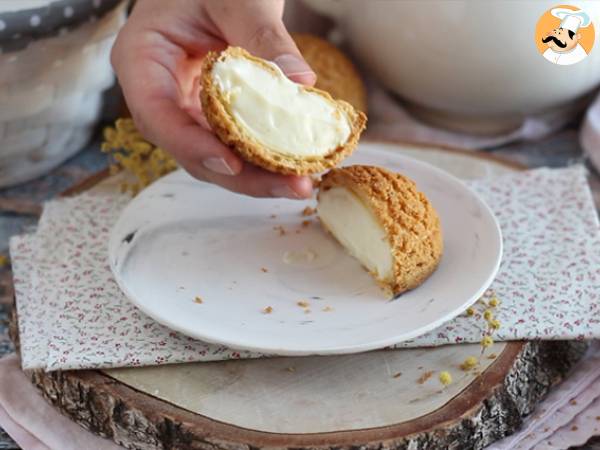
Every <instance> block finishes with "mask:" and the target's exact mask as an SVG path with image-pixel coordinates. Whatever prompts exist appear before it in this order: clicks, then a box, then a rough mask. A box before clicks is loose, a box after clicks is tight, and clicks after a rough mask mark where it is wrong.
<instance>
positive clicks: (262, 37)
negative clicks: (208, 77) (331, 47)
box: [207, 0, 317, 85]
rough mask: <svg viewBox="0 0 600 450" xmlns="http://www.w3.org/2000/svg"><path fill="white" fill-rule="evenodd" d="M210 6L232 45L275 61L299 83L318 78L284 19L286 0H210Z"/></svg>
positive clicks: (208, 5)
mask: <svg viewBox="0 0 600 450" xmlns="http://www.w3.org/2000/svg"><path fill="white" fill-rule="evenodd" d="M207 10H208V13H209V15H210V16H211V18H212V20H213V21H214V22H215V23H216V24H217V26H218V27H219V29H220V30H221V32H222V34H223V36H224V38H225V40H226V41H227V42H228V43H230V44H231V45H238V46H240V47H243V48H245V49H246V50H248V51H249V52H250V53H252V54H254V55H256V56H259V57H261V58H264V59H267V60H269V61H273V62H275V64H277V65H278V66H279V67H280V68H281V70H282V71H283V72H284V73H285V74H286V75H287V76H288V77H289V78H290V79H291V80H293V81H296V82H297V83H302V84H307V85H313V84H314V83H315V81H316V80H317V76H316V75H315V73H314V72H313V70H312V69H311V68H310V66H309V65H308V64H307V63H306V61H305V60H304V58H303V57H302V55H301V54H300V51H298V47H296V44H295V43H294V40H293V39H292V37H291V36H290V35H289V33H288V32H287V30H286V28H285V25H284V24H283V21H282V20H281V17H282V14H283V1H281V0H266V1H265V0H244V1H241V2H240V1H238V0H219V1H210V2H208V3H207Z"/></svg>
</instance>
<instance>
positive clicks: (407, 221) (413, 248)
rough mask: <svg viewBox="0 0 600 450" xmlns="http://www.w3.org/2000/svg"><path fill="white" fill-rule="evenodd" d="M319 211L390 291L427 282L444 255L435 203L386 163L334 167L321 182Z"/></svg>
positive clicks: (395, 292)
mask: <svg viewBox="0 0 600 450" xmlns="http://www.w3.org/2000/svg"><path fill="white" fill-rule="evenodd" d="M317 212H318V215H319V218H320V221H321V224H322V225H323V226H324V227H325V229H326V230H327V231H329V232H330V233H331V234H332V235H333V236H334V237H335V238H336V239H337V241H338V242H339V243H340V244H341V245H342V246H343V247H344V248H345V249H346V250H347V251H348V253H350V255H352V256H353V257H355V258H356V259H357V260H358V261H360V263H361V264H362V265H363V266H364V267H365V268H366V269H367V270H368V271H369V273H371V275H373V277H374V278H375V279H376V280H377V282H378V283H379V285H380V286H381V287H382V288H383V289H384V290H385V292H386V293H387V294H388V295H389V296H398V295H399V294H401V293H403V292H405V291H408V290H410V289H414V288H416V287H417V286H419V285H420V284H421V283H423V282H424V281H425V280H426V279H427V277H429V275H431V274H432V273H433V272H434V271H435V269H436V267H437V266H438V263H439V261H440V258H441V256H442V251H443V240H442V231H441V228H440V220H439V217H438V215H437V213H436V211H435V210H434V209H433V206H432V205H431V203H430V202H429V200H428V199H427V198H426V197H425V195H424V194H423V193H422V192H419V191H418V190H417V186H416V185H415V183H414V182H413V181H412V180H410V179H408V178H406V177H405V176H402V175H400V174H397V173H393V172H390V171H388V170H386V169H382V168H380V167H373V166H349V167H344V168H339V169H333V170H331V171H329V172H328V173H327V174H325V175H324V176H323V179H322V181H321V184H320V188H319V193H318V206H317Z"/></svg>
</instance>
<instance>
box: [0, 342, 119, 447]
mask: <svg viewBox="0 0 600 450" xmlns="http://www.w3.org/2000/svg"><path fill="white" fill-rule="evenodd" d="M0 426H1V427H2V428H3V429H4V430H5V431H6V432H7V433H8V434H9V435H10V436H11V437H12V438H13V439H14V441H15V442H16V443H17V444H19V445H20V446H21V447H22V448H23V449H24V450H83V449H94V450H117V449H120V448H122V447H120V446H118V445H117V444H114V443H113V442H112V441H109V440H108V439H103V438H101V437H98V436H96V435H94V434H92V433H90V432H89V431H87V430H85V429H84V428H82V427H80V426H79V425H78V424H76V423H75V422H73V421H72V420H70V419H69V418H67V417H66V416H63V415H62V414H61V413H59V412H58V410H56V409H55V408H54V407H52V406H51V405H50V404H49V403H47V402H46V401H45V400H44V398H43V397H42V396H41V395H40V394H39V392H38V391H37V389H36V388H35V387H34V386H33V384H31V382H30V381H29V379H28V378H27V377H26V376H25V374H24V373H23V371H22V370H21V362H20V361H19V358H18V357H17V356H16V355H15V354H11V355H8V356H5V357H4V358H2V359H0Z"/></svg>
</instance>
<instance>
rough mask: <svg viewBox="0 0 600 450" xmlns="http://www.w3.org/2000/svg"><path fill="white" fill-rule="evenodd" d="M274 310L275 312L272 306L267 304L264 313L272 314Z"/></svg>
mask: <svg viewBox="0 0 600 450" xmlns="http://www.w3.org/2000/svg"><path fill="white" fill-rule="evenodd" d="M272 312H273V307H272V306H267V307H266V308H264V309H263V314H271V313H272Z"/></svg>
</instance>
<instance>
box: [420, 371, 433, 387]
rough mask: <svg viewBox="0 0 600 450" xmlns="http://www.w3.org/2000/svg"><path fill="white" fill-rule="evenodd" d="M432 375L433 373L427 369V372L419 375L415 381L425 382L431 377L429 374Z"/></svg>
mask: <svg viewBox="0 0 600 450" xmlns="http://www.w3.org/2000/svg"><path fill="white" fill-rule="evenodd" d="M432 375H433V372H432V371H431V370H430V371H427V372H425V373H424V374H423V375H421V376H420V377H419V378H418V379H417V383H419V384H425V382H426V381H427V380H429V379H430V378H431V376H432Z"/></svg>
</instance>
